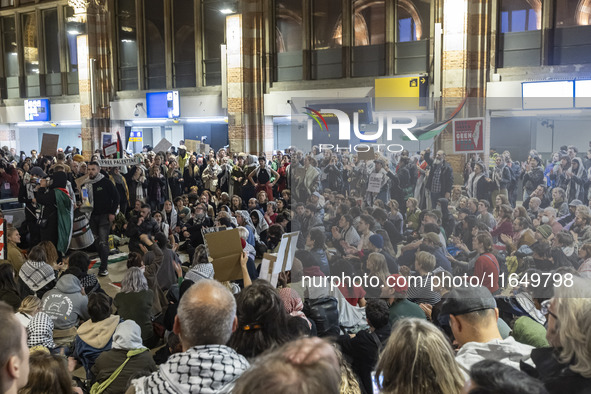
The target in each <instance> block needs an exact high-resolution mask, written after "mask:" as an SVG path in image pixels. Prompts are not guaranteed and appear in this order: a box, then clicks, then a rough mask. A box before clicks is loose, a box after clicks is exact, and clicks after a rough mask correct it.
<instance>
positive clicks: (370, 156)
mask: <svg viewBox="0 0 591 394" xmlns="http://www.w3.org/2000/svg"><path fill="white" fill-rule="evenodd" d="M357 158H358V159H359V160H375V159H376V154H375V152H374V150H373V148H369V150H368V151H367V152H357Z"/></svg>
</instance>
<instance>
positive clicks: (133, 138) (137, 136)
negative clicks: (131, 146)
mask: <svg viewBox="0 0 591 394" xmlns="http://www.w3.org/2000/svg"><path fill="white" fill-rule="evenodd" d="M142 141H143V133H142V132H141V131H132V132H130V133H129V142H142Z"/></svg>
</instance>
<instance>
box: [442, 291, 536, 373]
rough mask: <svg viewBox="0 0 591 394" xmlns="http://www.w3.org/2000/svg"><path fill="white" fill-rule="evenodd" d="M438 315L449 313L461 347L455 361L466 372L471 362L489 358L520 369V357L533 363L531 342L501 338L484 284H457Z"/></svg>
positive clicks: (497, 313)
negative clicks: (528, 343)
mask: <svg viewBox="0 0 591 394" xmlns="http://www.w3.org/2000/svg"><path fill="white" fill-rule="evenodd" d="M441 315H449V322H450V326H451V330H452V332H453V335H454V338H455V342H456V343H457V344H458V346H459V347H460V350H459V351H458V353H457V355H456V361H457V362H458V364H459V365H460V368H461V369H462V371H463V372H464V374H465V375H466V376H467V375H468V373H469V371H470V368H471V367H472V365H474V364H476V363H477V362H479V361H481V360H484V359H489V360H496V361H499V362H501V363H503V364H506V365H509V366H511V367H514V368H516V369H519V366H520V361H524V362H526V363H527V364H530V365H533V363H532V361H531V359H530V354H531V351H532V349H533V347H532V346H529V345H524V344H522V343H519V342H517V341H516V340H515V338H513V337H507V338H505V339H503V337H502V336H501V333H500V331H499V327H498V323H497V320H498V319H499V310H498V309H497V303H496V301H495V299H494V297H493V296H492V294H491V293H490V291H489V290H488V289H487V288H486V287H478V286H476V287H472V286H468V287H457V288H455V289H453V290H452V291H451V292H450V293H449V294H448V296H447V297H446V298H445V301H444V303H443V305H442V306H441Z"/></svg>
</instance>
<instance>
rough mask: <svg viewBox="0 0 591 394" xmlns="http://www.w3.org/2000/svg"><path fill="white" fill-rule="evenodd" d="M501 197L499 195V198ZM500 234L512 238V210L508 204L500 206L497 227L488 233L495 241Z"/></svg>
mask: <svg viewBox="0 0 591 394" xmlns="http://www.w3.org/2000/svg"><path fill="white" fill-rule="evenodd" d="M501 195H502V194H499V196H501ZM501 234H506V235H507V236H509V237H513V208H511V205H509V204H503V205H501V207H500V212H499V218H498V219H497V226H496V227H495V228H494V230H493V231H491V232H490V235H491V236H492V237H493V238H495V239H496V238H498V237H500V235H501Z"/></svg>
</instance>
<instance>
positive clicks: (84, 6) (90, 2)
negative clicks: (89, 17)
mask: <svg viewBox="0 0 591 394" xmlns="http://www.w3.org/2000/svg"><path fill="white" fill-rule="evenodd" d="M68 5H69V6H70V7H72V8H73V9H74V16H75V17H76V18H77V19H78V21H79V22H86V14H87V13H88V11H89V10H91V9H93V8H94V9H98V10H100V9H104V8H105V0H68Z"/></svg>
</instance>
